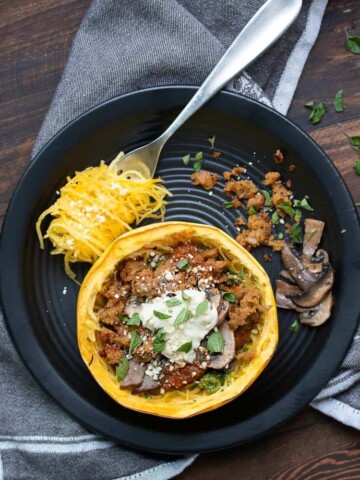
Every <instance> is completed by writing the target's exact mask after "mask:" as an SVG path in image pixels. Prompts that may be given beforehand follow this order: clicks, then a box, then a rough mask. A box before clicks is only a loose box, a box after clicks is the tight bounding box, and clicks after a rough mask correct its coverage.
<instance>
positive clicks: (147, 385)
mask: <svg viewBox="0 0 360 480" xmlns="http://www.w3.org/2000/svg"><path fill="white" fill-rule="evenodd" d="M158 388H160V383H159V382H157V381H156V380H153V379H152V378H150V377H149V376H148V375H145V376H144V380H143V381H142V384H141V385H140V386H139V387H137V388H134V389H133V390H132V391H133V392H134V393H142V392H151V391H152V390H156V389H158Z"/></svg>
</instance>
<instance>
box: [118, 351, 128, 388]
mask: <svg viewBox="0 0 360 480" xmlns="http://www.w3.org/2000/svg"><path fill="white" fill-rule="evenodd" d="M128 371H129V360H128V359H127V358H126V357H124V358H122V359H121V360H120V362H119V365H118V366H117V367H116V369H115V374H116V380H117V381H118V382H120V381H121V380H124V378H125V377H126V374H127V372H128Z"/></svg>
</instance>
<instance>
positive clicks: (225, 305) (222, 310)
mask: <svg viewBox="0 0 360 480" xmlns="http://www.w3.org/2000/svg"><path fill="white" fill-rule="evenodd" d="M229 309H230V303H229V302H228V301H226V300H223V299H221V302H220V305H219V307H218V321H217V324H216V325H217V326H219V325H221V324H222V323H223V321H224V320H225V318H226V316H227V314H228V313H229Z"/></svg>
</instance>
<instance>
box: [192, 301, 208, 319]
mask: <svg viewBox="0 0 360 480" xmlns="http://www.w3.org/2000/svg"><path fill="white" fill-rule="evenodd" d="M208 306H209V302H208V301H207V300H204V301H203V302H201V303H199V305H198V306H197V307H196V310H195V315H202V314H203V313H205V312H206V310H207V309H208Z"/></svg>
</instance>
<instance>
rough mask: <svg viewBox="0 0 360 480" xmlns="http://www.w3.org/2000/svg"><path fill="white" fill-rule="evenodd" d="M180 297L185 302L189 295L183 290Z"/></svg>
mask: <svg viewBox="0 0 360 480" xmlns="http://www.w3.org/2000/svg"><path fill="white" fill-rule="evenodd" d="M181 298H182V299H183V300H184V301H185V302H186V301H187V300H190V296H189V295H188V294H187V293H185V292H184V290H183V291H182V292H181Z"/></svg>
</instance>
